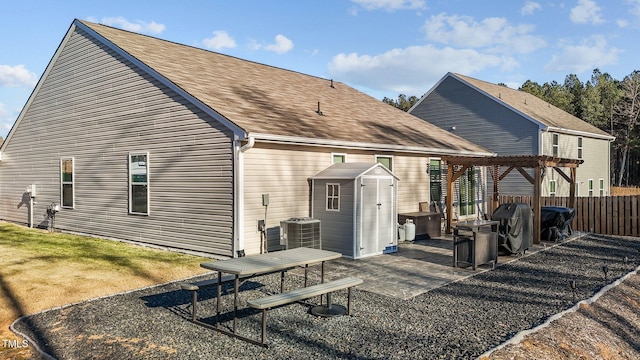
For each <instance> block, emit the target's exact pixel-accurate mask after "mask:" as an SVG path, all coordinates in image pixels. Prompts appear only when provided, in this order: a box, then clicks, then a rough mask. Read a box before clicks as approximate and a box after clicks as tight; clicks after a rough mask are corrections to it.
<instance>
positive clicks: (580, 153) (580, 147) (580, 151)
mask: <svg viewBox="0 0 640 360" xmlns="http://www.w3.org/2000/svg"><path fill="white" fill-rule="evenodd" d="M577 155H578V159H582V158H584V139H583V138H582V136H578V154H577Z"/></svg>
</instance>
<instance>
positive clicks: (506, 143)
mask: <svg viewBox="0 0 640 360" xmlns="http://www.w3.org/2000/svg"><path fill="white" fill-rule="evenodd" d="M409 111H410V112H411V114H412V115H415V116H417V117H419V118H421V119H424V120H425V121H427V122H429V123H432V124H434V125H437V126H438V127H440V128H442V129H445V130H448V131H451V132H453V133H455V134H457V135H458V136H461V137H463V138H465V139H467V140H469V141H471V142H474V143H476V144H478V145H480V146H482V147H485V148H487V149H491V150H492V151H495V152H496V153H497V154H498V155H531V154H537V153H538V131H539V127H538V125H537V124H535V123H533V122H531V121H529V119H527V118H526V117H524V116H523V115H522V114H520V113H518V112H514V111H512V110H511V109H509V108H507V107H505V106H502V105H501V104H499V103H498V102H496V101H494V100H493V99H491V98H489V97H487V96H485V95H484V94H482V93H479V92H478V91H476V90H475V89H473V88H471V87H469V86H468V85H467V84H465V83H463V82H461V81H459V80H458V79H456V78H454V77H450V76H448V77H445V78H444V79H443V80H442V81H441V82H440V83H439V84H438V85H437V86H436V87H434V88H433V89H431V91H430V92H429V93H428V94H427V95H425V96H424V97H423V98H422V99H421V101H420V103H419V104H416V105H415V106H414V107H413V108H412V109H411V110H409ZM498 134H499V135H498Z"/></svg>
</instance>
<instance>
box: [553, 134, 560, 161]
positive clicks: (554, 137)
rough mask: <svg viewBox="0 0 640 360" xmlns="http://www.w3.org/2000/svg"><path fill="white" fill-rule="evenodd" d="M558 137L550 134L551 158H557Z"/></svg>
mask: <svg viewBox="0 0 640 360" xmlns="http://www.w3.org/2000/svg"><path fill="white" fill-rule="evenodd" d="M558 138H559V135H558V134H552V139H553V156H554V157H558V154H559V151H558V148H559V140H558Z"/></svg>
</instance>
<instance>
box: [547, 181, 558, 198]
mask: <svg viewBox="0 0 640 360" xmlns="http://www.w3.org/2000/svg"><path fill="white" fill-rule="evenodd" d="M551 184H553V191H551V188H552V186H551ZM557 193H558V183H557V182H556V179H549V196H556V194H557Z"/></svg>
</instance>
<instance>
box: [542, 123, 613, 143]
mask: <svg viewBox="0 0 640 360" xmlns="http://www.w3.org/2000/svg"><path fill="white" fill-rule="evenodd" d="M544 131H553V132H557V133H562V134H568V135H577V136H584V137H591V138H594V139H602V140H608V141H613V140H615V139H616V137H615V136H612V135H609V134H607V135H604V134H596V133H592V132H587V131H580V130H571V129H564V128H559V127H553V126H547V127H546V129H544Z"/></svg>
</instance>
